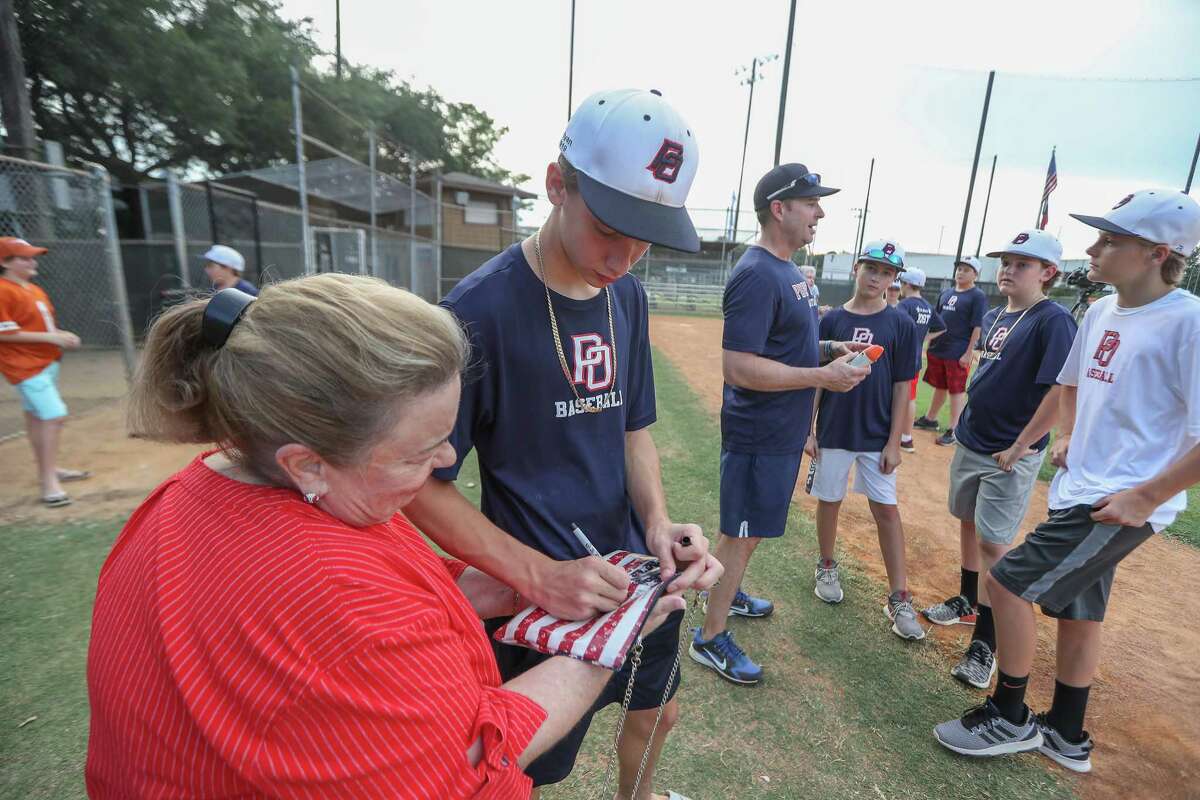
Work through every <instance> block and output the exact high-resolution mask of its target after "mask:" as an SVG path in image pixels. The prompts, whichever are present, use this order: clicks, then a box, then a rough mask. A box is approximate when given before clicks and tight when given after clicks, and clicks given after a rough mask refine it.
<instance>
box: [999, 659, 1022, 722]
mask: <svg viewBox="0 0 1200 800" xmlns="http://www.w3.org/2000/svg"><path fill="white" fill-rule="evenodd" d="M1028 684H1029V676H1028V675H1023V676H1021V677H1020V678H1014V677H1013V676H1012V675H1005V674H1004V672H1003V671H1001V672H1000V675H999V676H998V677H997V678H996V692H995V694H993V695H992V702H993V703H995V704H996V708H998V709H1000V713H1001V714H1002V715H1004V718H1005V719H1006V720H1008V721H1009V722H1011V723H1012V724H1014V725H1020V724H1021V723H1022V722H1024V721H1025V714H1026V710H1025V687H1026V686H1027V685H1028Z"/></svg>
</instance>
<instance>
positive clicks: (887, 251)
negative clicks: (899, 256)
mask: <svg viewBox="0 0 1200 800" xmlns="http://www.w3.org/2000/svg"><path fill="white" fill-rule="evenodd" d="M895 252H896V245H894V244H892V243H891V242H888V243H887V244H885V245H884V246H883V254H884V255H885V256H890V255H892V254H893V253H895Z"/></svg>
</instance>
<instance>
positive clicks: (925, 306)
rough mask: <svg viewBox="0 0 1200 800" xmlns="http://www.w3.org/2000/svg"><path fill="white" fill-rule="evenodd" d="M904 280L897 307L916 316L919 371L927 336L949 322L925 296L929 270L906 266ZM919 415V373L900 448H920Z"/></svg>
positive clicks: (911, 389) (911, 385)
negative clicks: (915, 439)
mask: <svg viewBox="0 0 1200 800" xmlns="http://www.w3.org/2000/svg"><path fill="white" fill-rule="evenodd" d="M896 280H897V282H899V284H900V302H898V303H897V304H896V307H897V308H899V309H900V310H901V311H904V312H905V313H907V314H908V315H909V316H910V317H912V321H913V322H914V323H916V326H917V337H916V338H917V372H920V371H921V351H922V349H923V348H924V346H925V340H926V338H929V339H930V340H933V339H936V338H937V337H939V336H941V335H942V334H944V333H945V332H946V324H945V323H944V322H942V318H941V317H939V316H938V314H937V312H936V311H934V310H933V307H932V306H930V305H929V303H927V302H925V298H924V297H922V296H921V289H922V288H924V286H925V270H922V269H917V268H916V267H906V268H905V270H904V272H901V273H900V277H899V278H897V279H896ZM916 416H917V376H916V375H914V376H913V379H912V380H911V381H910V382H909V384H908V414H907V416H906V419H905V425H904V433H903V434H902V435H901V436H900V449H901V450H903V451H904V452H906V453H913V452H916V449H917V448H916V446H915V445H914V444H913V438H912V429H913V420H914V419H916Z"/></svg>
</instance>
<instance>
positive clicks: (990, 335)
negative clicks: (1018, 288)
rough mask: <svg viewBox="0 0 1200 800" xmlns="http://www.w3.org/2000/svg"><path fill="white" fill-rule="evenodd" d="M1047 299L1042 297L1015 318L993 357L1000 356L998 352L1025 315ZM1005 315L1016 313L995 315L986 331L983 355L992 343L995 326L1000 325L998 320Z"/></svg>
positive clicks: (1002, 312)
mask: <svg viewBox="0 0 1200 800" xmlns="http://www.w3.org/2000/svg"><path fill="white" fill-rule="evenodd" d="M1048 299H1049V298H1047V297H1043V298H1042V299H1041V300H1038V301H1037V302H1036V303H1034V304H1033V305H1031V306H1028V307H1027V308H1026V309H1025V310H1024V311H1022V312H1021V316H1019V317H1017V321H1016V322H1014V323H1013V326H1012V327H1011V328H1009V329H1008V333H1006V334H1004V341H1003V342H1001V343H1000V346H999V347H997V348H996V352H995V355H1000V351H1001V350H1003V349H1004V345H1006V344H1008V339H1009V337H1010V336H1012V334H1013V331H1015V330H1016V329H1017V326H1018V325H1020V324H1021V320H1023V319H1025V315H1026V314H1028V313H1029V312H1030V311H1031V310H1032V309H1033V308H1035V307H1036V306H1039V305H1041V304H1042V300H1048ZM1005 313H1008V314H1014V313H1016V312H1014V311H1009V312H1004V311H1001V312H1000V313H999V314H997V315H996V319H995V320H993V321H992V327H991V329H990V330H989V331H988V335H987V338H986V339H984V340H983V352H985V353H987V352H988V348H989V347H990V346H991V343H992V334H993V333H995V332H996V326H997V325H999V324H1000V318H1001V317H1003V316H1004V315H1005Z"/></svg>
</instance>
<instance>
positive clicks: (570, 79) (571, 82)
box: [514, 0, 575, 227]
mask: <svg viewBox="0 0 1200 800" xmlns="http://www.w3.org/2000/svg"><path fill="white" fill-rule="evenodd" d="M574 90H575V0H571V63H570V65H569V66H568V67H567V122H570V121H571V112H572V111H574V110H575V109H574V104H573V103H572V102H571V94H572V92H573V91H574ZM514 227H515V226H514Z"/></svg>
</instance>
